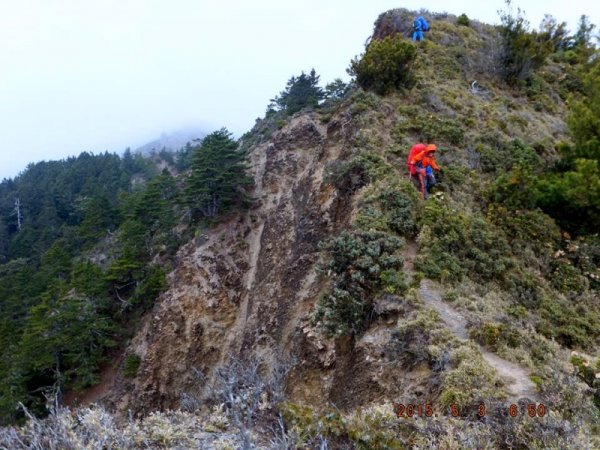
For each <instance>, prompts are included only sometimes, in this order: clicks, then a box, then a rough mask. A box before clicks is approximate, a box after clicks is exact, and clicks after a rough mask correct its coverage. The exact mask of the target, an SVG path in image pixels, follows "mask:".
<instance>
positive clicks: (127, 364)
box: [123, 354, 142, 378]
mask: <svg viewBox="0 0 600 450" xmlns="http://www.w3.org/2000/svg"><path fill="white" fill-rule="evenodd" d="M141 363H142V359H141V358H140V357H139V356H138V355H135V354H129V355H127V356H125V360H124V361H123V375H125V377H127V378H134V377H135V376H136V375H137V372H138V369H139V368H140V364H141Z"/></svg>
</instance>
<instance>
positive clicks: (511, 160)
mask: <svg viewBox="0 0 600 450" xmlns="http://www.w3.org/2000/svg"><path fill="white" fill-rule="evenodd" d="M481 140H482V142H481V143H480V144H478V145H477V146H476V149H475V150H476V151H477V153H478V154H479V156H480V160H479V165H480V167H481V169H482V170H483V171H484V172H502V171H509V170H511V169H512V168H513V167H514V166H515V165H516V164H519V165H521V166H523V167H527V168H530V169H532V168H536V167H539V166H540V163H541V161H540V158H539V156H538V155H537V153H536V152H535V149H534V148H533V147H530V146H528V145H525V144H524V143H523V142H521V141H520V140H518V139H515V140H512V141H510V142H505V141H503V140H502V138H501V137H499V136H495V135H483V136H482V139H481Z"/></svg>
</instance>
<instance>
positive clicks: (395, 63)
mask: <svg viewBox="0 0 600 450" xmlns="http://www.w3.org/2000/svg"><path fill="white" fill-rule="evenodd" d="M416 57H417V49H416V47H415V46H414V45H413V44H412V43H410V42H408V41H406V39H404V38H403V37H402V35H401V34H395V35H391V36H387V37H386V38H384V39H383V40H378V39H375V40H373V41H372V42H371V43H370V44H369V46H368V47H367V50H366V52H365V53H364V55H362V57H361V58H360V60H359V59H358V58H355V59H354V60H352V62H351V63H350V69H348V73H349V74H350V75H351V76H353V77H356V82H357V83H358V85H359V86H360V87H362V88H363V89H367V90H373V91H375V92H376V93H378V94H379V95H385V94H388V93H390V92H392V91H394V90H402V89H410V88H412V87H413V86H414V84H415V76H414V73H413V69H412V67H413V64H414V61H415V59H416Z"/></svg>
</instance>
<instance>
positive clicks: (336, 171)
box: [325, 152, 392, 193]
mask: <svg viewBox="0 0 600 450" xmlns="http://www.w3.org/2000/svg"><path fill="white" fill-rule="evenodd" d="M326 170H327V175H326V177H325V181H326V182H327V183H331V184H333V185H334V186H335V187H336V188H338V189H339V190H340V191H342V192H345V193H354V192H356V191H357V190H358V189H360V188H362V187H364V186H366V185H368V184H370V183H372V182H374V181H375V180H377V179H379V178H382V177H383V176H384V175H385V174H387V173H389V172H390V171H391V170H392V168H391V166H390V165H389V164H388V163H386V162H385V160H384V159H383V158H382V157H381V156H379V155H377V154H374V153H369V152H361V153H359V154H358V155H357V156H355V157H354V158H352V159H351V160H350V161H345V162H343V163H338V162H336V163H334V164H331V165H329V166H328V167H327V169H326Z"/></svg>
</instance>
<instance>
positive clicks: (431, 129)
mask: <svg viewBox="0 0 600 450" xmlns="http://www.w3.org/2000/svg"><path fill="white" fill-rule="evenodd" d="M407 133H412V134H417V135H418V136H419V139H420V140H422V141H424V142H432V141H435V142H440V141H445V142H448V143H450V144H453V145H462V144H463V142H464V136H465V128H464V126H463V123H462V122H461V121H459V120H455V119H447V118H440V117H439V116H438V115H429V114H424V113H423V111H418V113H417V114H416V115H415V116H413V117H411V119H410V120H407V121H404V122H402V123H400V124H399V125H397V126H396V127H395V128H394V130H392V135H393V136H396V137H400V136H404V135H406V134H407Z"/></svg>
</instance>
